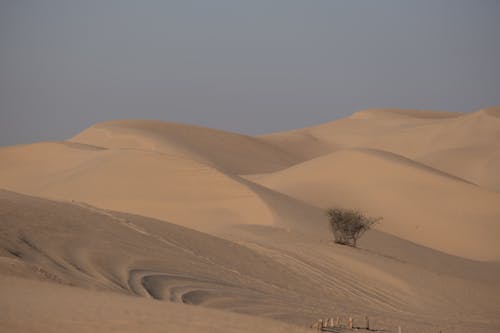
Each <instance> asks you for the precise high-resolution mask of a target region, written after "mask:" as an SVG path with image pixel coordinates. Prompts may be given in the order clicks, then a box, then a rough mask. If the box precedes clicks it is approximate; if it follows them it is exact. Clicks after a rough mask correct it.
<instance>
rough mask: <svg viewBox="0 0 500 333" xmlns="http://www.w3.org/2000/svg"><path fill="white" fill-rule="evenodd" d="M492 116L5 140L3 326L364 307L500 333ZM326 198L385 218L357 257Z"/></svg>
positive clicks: (359, 311)
mask: <svg viewBox="0 0 500 333" xmlns="http://www.w3.org/2000/svg"><path fill="white" fill-rule="evenodd" d="M499 110H500V109H498V108H489V109H484V110H480V111H476V112H472V113H465V114H457V113H449V112H435V111H418V110H397V109H373V110H365V111H361V112H358V113H356V114H354V115H352V116H351V117H348V118H345V119H340V120H337V121H334V122H331V123H326V124H322V125H318V126H313V127H309V128H304V129H298V130H294V131H290V132H282V133H274V134H270V135H265V136H261V137H250V136H245V135H240V134H236V133H230V132H224V131H219V130H213V129H208V128H203V127H197V126H191V125H182V124H174V123H165V122H158V121H145V120H126V121H112V122H106V123H101V124H96V125H94V126H92V127H90V128H89V129H86V130H84V131H83V132H81V133H80V134H77V135H76V136H75V137H73V138H71V139H70V140H68V141H63V142H44V143H35V144H30V145H19V146H12V147H3V148H0V188H1V189H5V190H8V191H5V190H0V289H1V290H0V292H1V293H2V295H4V297H2V298H1V300H0V313H1V315H0V328H2V329H3V328H5V329H7V330H10V331H38V332H47V331H56V332H57V331H61V332H62V331H68V330H70V331H74V332H89V331H92V332H96V331H98V332H99V331H101V332H108V331H113V330H116V331H127V330H129V331H136V330H137V328H138V327H141V329H147V330H148V331H152V332H156V331H165V330H167V331H185V332H190V331H193V330H199V329H206V330H208V331H227V332H235V331H238V332H246V331H250V330H252V331H255V329H258V330H259V331H262V332H267V331H269V332H280V331H283V332H284V331H287V332H294V331H296V332H299V331H302V329H303V328H304V327H306V326H308V325H309V324H310V323H311V322H312V321H314V320H316V319H318V318H324V317H326V316H336V315H340V316H344V321H345V319H346V318H345V317H346V316H347V315H353V316H354V318H355V322H357V323H363V322H364V317H365V316H366V315H369V316H370V318H371V319H372V323H373V326H372V327H376V328H381V329H385V330H387V331H394V330H395V329H396V328H397V326H398V325H401V326H403V327H404V331H405V332H422V331H439V330H442V331H443V332H470V331H474V332H498V330H499V329H500V321H499V320H498V316H497V314H498V313H499V312H500V298H499V297H500V296H499V295H500V284H499V282H498V281H500V264H499V262H500V255H499V254H500V245H499V243H498V236H499V235H500V224H499V223H498V222H499V221H500V194H499V193H498V191H499V190H500V176H499V173H498V171H497V170H498V169H499V167H500V157H499V156H500V153H499V152H500V146H499V142H500V122H499V119H500V116H499V115H500V111H499ZM10 191H15V192H18V193H13V192H10ZM21 193H22V194H21ZM26 194H27V195H26ZM29 195H30V196H29ZM33 196H35V197H33ZM339 206H341V207H346V208H359V209H361V210H363V211H365V212H367V213H369V214H370V215H373V216H382V217H383V218H384V219H383V221H382V222H381V223H380V224H379V225H378V226H377V230H373V231H371V232H369V233H367V234H366V236H365V237H364V238H363V239H362V240H361V241H360V243H359V244H360V248H359V249H353V248H350V247H345V246H340V245H336V244H334V243H333V242H332V236H331V233H330V230H329V226H328V221H327V218H326V216H325V209H326V208H328V207H339ZM30 290H34V291H33V292H31V291H30ZM48 295H50V297H49V296H48ZM33 298H34V299H33ZM151 299H153V300H156V302H155V301H153V300H151ZM71 300H78V304H79V306H78V308H77V307H76V306H75V305H74V304H73V303H71ZM157 301H161V302H157ZM101 304H105V306H104V305H102V306H101ZM187 305H198V307H192V306H187ZM56 314H58V315H59V314H63V317H64V318H66V320H65V321H64V322H63V323H61V324H59V323H58V321H59V320H60V318H59V316H58V315H56ZM26 318H30V319H29V320H26ZM82 318H83V319H82ZM186 320H188V321H189V324H188V325H186V324H185V321H186ZM223 322H224V323H223ZM290 325H291V326H290ZM184 326H185V327H184Z"/></svg>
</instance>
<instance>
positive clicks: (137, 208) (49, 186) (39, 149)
mask: <svg viewBox="0 0 500 333" xmlns="http://www.w3.org/2000/svg"><path fill="white" fill-rule="evenodd" d="M0 159H1V160H2V161H3V163H2V165H0V183H1V184H2V185H1V186H2V187H3V188H6V189H10V190H15V191H19V192H23V193H28V194H32V195H38V196H44V197H49V198H55V199H59V200H67V201H68V200H73V201H77V202H85V203H89V204H91V205H95V206H98V207H103V208H109V209H114V210H119V211H124V212H130V213H136V214H142V215H146V216H150V217H155V218H159V219H164V220H172V221H175V222H176V223H178V224H181V225H186V226H191V227H193V228H196V229H200V230H209V229H214V228H218V227H220V226H223V225H228V224H238V223H242V224H245V223H252V224H268V225H270V224H272V223H273V218H272V214H271V212H270V211H269V209H268V207H267V206H266V205H265V204H264V203H263V202H262V200H261V199H260V198H259V197H258V196H257V195H256V194H255V193H254V192H252V191H251V190H249V189H248V188H247V187H246V186H244V185H242V184H240V183H239V182H237V181H235V180H234V179H233V178H231V177H229V176H227V175H226V174H224V173H222V172H220V171H218V170H217V169H215V168H213V167H211V166H209V165H207V164H202V163H200V162H198V161H197V160H196V159H195V158H193V157H192V156H190V155H188V154H184V155H182V154H179V153H178V152H175V151H171V152H170V153H167V152H161V153H160V152H156V151H147V150H139V149H121V148H118V149H117V148H115V149H113V148H112V149H103V148H95V147H94V146H87V145H82V144H74V143H71V144H66V143H40V144H34V145H26V146H15V147H9V148H4V149H2V150H0ZM248 211H252V215H251V216H250V215H248V214H247V213H246V212H248Z"/></svg>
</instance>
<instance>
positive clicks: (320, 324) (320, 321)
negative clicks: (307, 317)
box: [318, 319, 323, 331]
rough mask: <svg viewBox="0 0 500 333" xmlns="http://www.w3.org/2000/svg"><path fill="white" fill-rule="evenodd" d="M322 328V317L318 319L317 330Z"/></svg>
mask: <svg viewBox="0 0 500 333" xmlns="http://www.w3.org/2000/svg"><path fill="white" fill-rule="evenodd" d="M322 330H323V319H320V320H318V331H322Z"/></svg>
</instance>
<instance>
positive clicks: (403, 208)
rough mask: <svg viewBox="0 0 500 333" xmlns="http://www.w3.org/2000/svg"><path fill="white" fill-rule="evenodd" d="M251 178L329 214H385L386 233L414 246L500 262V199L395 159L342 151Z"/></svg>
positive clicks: (374, 153) (382, 225)
mask: <svg viewBox="0 0 500 333" xmlns="http://www.w3.org/2000/svg"><path fill="white" fill-rule="evenodd" d="M249 179H250V180H252V181H255V182H257V183H259V184H262V185H264V186H267V187H269V188H271V189H274V190H276V191H279V192H282V193H286V194H288V195H290V196H292V197H295V198H297V199H299V200H302V201H304V202H308V203H310V204H312V205H317V206H318V207H321V208H324V209H327V208H329V207H337V206H340V207H347V208H358V209H362V210H363V211H365V212H367V213H368V214H370V215H372V216H381V217H383V218H384V220H383V222H382V223H380V225H379V226H378V228H380V230H384V231H386V232H388V233H391V234H394V235H397V236H399V237H402V238H405V239H408V240H410V241H412V242H415V243H419V244H423V245H426V246H429V247H432V248H435V249H438V250H441V251H444V252H447V253H451V254H455V255H459V256H464V257H468V258H473V259H480V260H499V259H500V256H499V254H500V245H499V243H498V241H497V235H499V234H500V224H499V223H498V221H499V219H500V195H499V194H497V193H494V192H490V191H487V190H484V189H481V188H480V187H478V186H476V185H472V184H470V183H467V182H465V181H463V180H461V179H459V178H456V177H453V176H450V175H447V174H444V173H442V172H440V171H436V170H433V169H430V168H428V167H427V166H422V165H421V164H418V163H414V162H411V161H410V160H408V159H405V158H398V157H397V156H396V155H394V154H388V153H384V152H379V151H375V150H359V149H358V150H339V151H337V152H334V153H331V154H328V155H325V156H322V157H318V158H316V159H313V160H310V161H307V162H304V163H302V164H299V165H296V166H293V167H291V168H288V169H286V170H283V171H279V172H276V173H272V174H266V175H258V176H249ZM471 198H474V200H471Z"/></svg>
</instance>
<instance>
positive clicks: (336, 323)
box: [335, 316, 340, 327]
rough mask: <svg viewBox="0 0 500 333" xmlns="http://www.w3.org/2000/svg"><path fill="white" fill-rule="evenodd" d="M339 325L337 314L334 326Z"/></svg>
mask: <svg viewBox="0 0 500 333" xmlns="http://www.w3.org/2000/svg"><path fill="white" fill-rule="evenodd" d="M339 325H340V318H339V316H337V319H336V320H335V326H337V327H338V326H339Z"/></svg>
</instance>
